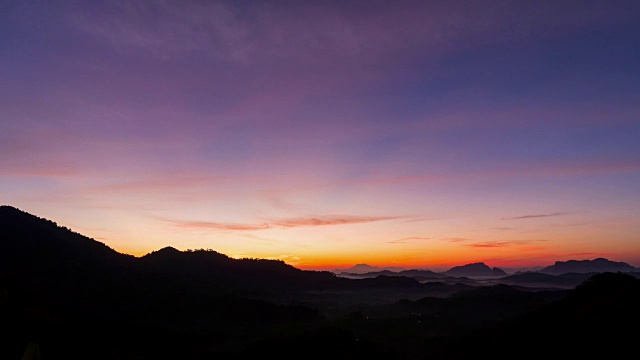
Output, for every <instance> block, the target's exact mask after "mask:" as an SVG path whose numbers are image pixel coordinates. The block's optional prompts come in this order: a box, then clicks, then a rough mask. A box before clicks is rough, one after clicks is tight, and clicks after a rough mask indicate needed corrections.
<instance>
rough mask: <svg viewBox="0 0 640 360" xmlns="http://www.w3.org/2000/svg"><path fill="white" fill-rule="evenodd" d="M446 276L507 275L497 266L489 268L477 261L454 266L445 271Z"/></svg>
mask: <svg viewBox="0 0 640 360" xmlns="http://www.w3.org/2000/svg"><path fill="white" fill-rule="evenodd" d="M443 274H444V275H447V276H468V277H474V276H478V277H479V276H483V277H484V276H496V277H499V276H507V273H506V272H504V271H503V270H501V269H499V268H490V267H489V266H487V265H486V264H485V263H482V262H477V263H472V264H466V265H461V266H455V267H453V268H451V269H449V270H447V271H445V272H443Z"/></svg>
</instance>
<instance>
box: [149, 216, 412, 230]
mask: <svg viewBox="0 0 640 360" xmlns="http://www.w3.org/2000/svg"><path fill="white" fill-rule="evenodd" d="M400 218H402V217H399V216H354V215H347V216H339V215H330V216H315V217H306V218H305V217H301V218H289V219H280V220H271V221H266V222H262V223H225V222H214V221H184V220H172V219H164V218H160V220H163V221H165V222H169V223H171V224H173V225H175V226H178V227H181V228H189V229H212V230H223V231H254V230H266V229H273V228H297V227H308V226H331V225H349V224H362V223H370V222H376V221H385V220H395V219H400Z"/></svg>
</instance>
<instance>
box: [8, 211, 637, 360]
mask: <svg viewBox="0 0 640 360" xmlns="http://www.w3.org/2000/svg"><path fill="white" fill-rule="evenodd" d="M596 275H598V276H596ZM596 275H593V276H589V277H587V275H584V274H582V275H581V276H585V278H584V281H583V282H581V283H580V286H577V287H575V289H573V288H571V289H572V290H571V289H569V288H565V289H561V290H544V289H542V288H541V287H531V288H528V287H526V286H523V285H525V284H526V283H527V281H533V282H536V283H537V282H541V281H549V280H550V279H552V280H557V281H560V282H562V284H564V285H566V284H567V283H566V281H576V280H575V277H574V278H570V279H568V278H562V279H560V278H556V277H554V276H553V275H548V276H551V278H545V279H543V278H540V277H537V278H535V279H531V278H530V277H526V278H523V277H516V278H513V280H512V281H513V283H512V284H510V285H505V284H498V285H491V286H471V285H468V284H464V283H445V282H438V281H432V282H428V283H421V282H419V281H417V280H416V279H414V278H411V277H408V276H398V275H397V274H393V276H385V275H379V276H377V277H374V278H365V279H346V278H340V277H337V276H335V275H334V274H332V273H329V272H313V271H302V270H299V269H296V268H293V267H291V266H289V265H286V264H285V263H283V262H281V261H271V260H261V259H241V260H238V259H231V258H229V257H227V256H226V255H223V254H220V253H217V252H215V251H211V250H198V251H178V250H176V249H173V248H164V249H161V250H158V251H156V252H153V253H150V254H148V255H146V256H143V257H141V258H136V257H133V256H129V255H125V254H120V253H118V252H116V251H115V250H113V249H111V248H109V247H108V246H106V245H104V244H102V243H100V242H97V241H95V240H93V239H90V238H87V237H85V236H82V235H80V234H77V233H75V232H73V231H71V230H70V229H66V228H64V227H60V226H58V225H57V224H56V223H54V222H52V221H50V220H46V219H42V218H39V217H37V216H34V215H31V214H28V213H25V212H22V211H20V210H18V209H15V208H12V207H8V206H2V207H0V359H3V360H4V359H8V360H11V359H15V360H18V359H21V358H22V356H23V354H24V353H25V349H29V351H32V352H34V353H38V354H39V355H40V358H41V359H87V358H91V359H137V360H143V359H149V360H151V359H222V358H224V359H255V358H256V357H269V358H276V359H293V358H296V359H298V358H300V357H304V358H307V359H327V358H332V359H407V360H412V359H463V358H464V359H466V358H469V357H471V356H476V354H481V355H483V356H487V357H493V358H496V357H502V358H506V357H509V358H526V356H523V355H522V354H523V353H524V354H526V355H528V354H535V355H536V356H537V357H536V358H540V357H555V356H554V354H555V353H563V354H565V353H566V354H565V356H568V357H571V355H572V354H583V353H585V352H584V351H582V350H584V348H585V347H588V348H589V349H591V350H592V351H596V350H603V349H608V347H609V346H615V347H616V349H618V348H622V349H625V346H626V344H627V342H626V340H627V338H625V334H626V333H623V332H622V330H621V329H626V328H628V327H629V326H632V325H633V326H635V325H636V324H637V323H638V320H639V319H638V310H637V308H636V307H637V304H638V302H637V301H638V300H639V299H638V280H637V279H636V278H634V277H632V276H630V275H628V274H622V273H601V274H596ZM603 329H607V330H606V331H605V330H603ZM580 344H583V347H580ZM529 348H534V349H536V350H535V351H530V350H528V349H529ZM581 351H582V352H581ZM514 354H515V355H514ZM543 355H544V356H543ZM510 356H511V357H510ZM529 358H534V357H533V356H532V357H529Z"/></svg>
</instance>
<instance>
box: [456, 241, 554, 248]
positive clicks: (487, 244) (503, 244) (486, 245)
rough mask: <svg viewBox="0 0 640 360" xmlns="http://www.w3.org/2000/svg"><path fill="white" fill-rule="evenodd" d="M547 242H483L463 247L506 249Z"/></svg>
mask: <svg viewBox="0 0 640 360" xmlns="http://www.w3.org/2000/svg"><path fill="white" fill-rule="evenodd" d="M540 241H547V240H514V241H484V242H478V243H473V244H467V245H465V246H469V247H474V248H499V247H508V246H514V245H525V244H529V243H532V242H540Z"/></svg>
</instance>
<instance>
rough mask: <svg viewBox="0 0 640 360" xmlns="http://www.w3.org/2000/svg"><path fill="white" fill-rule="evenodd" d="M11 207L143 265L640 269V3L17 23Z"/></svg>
mask: <svg viewBox="0 0 640 360" xmlns="http://www.w3.org/2000/svg"><path fill="white" fill-rule="evenodd" d="M0 204H1V205H11V206H15V207H17V208H19V209H21V210H23V211H27V212H29V213H32V214H34V215H37V216H40V217H44V218H47V219H50V220H53V221H56V222H57V223H58V224H59V225H62V226H67V227H69V228H71V229H72V230H74V231H76V232H79V233H81V234H83V235H86V236H89V237H91V238H94V239H96V240H98V241H101V242H104V243H105V244H107V245H108V246H110V247H112V248H113V249H115V250H117V251H119V252H123V253H127V254H133V255H136V256H141V255H144V254H146V253H148V252H151V251H154V250H158V249H160V248H162V247H165V246H173V247H175V248H177V249H180V250H186V249H213V250H215V251H218V252H220V253H223V254H226V255H229V256H231V257H234V258H243V257H250V258H265V259H280V260H283V261H284V262H286V263H287V264H290V265H293V266H295V267H298V268H301V269H305V270H306V269H309V270H311V269H325V270H330V269H337V268H346V267H351V266H353V265H355V264H359V263H366V264H369V265H372V266H379V267H388V266H394V267H406V268H424V269H431V270H439V269H447V268H450V267H452V266H455V265H462V264H465V263H472V262H479V261H482V262H485V264H487V265H489V266H497V267H503V268H516V267H532V266H547V265H551V264H553V263H554V262H555V261H565V260H570V259H575V260H582V259H594V258H597V257H605V258H607V259H610V260H613V261H624V262H627V263H629V264H631V265H633V266H640V1H555V0H554V1H451V0H447V1H375V0H374V1H129V0H126V1H102V2H92V1H85V2H82V1H64V0H62V1H13V0H8V1H2V2H0Z"/></svg>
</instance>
